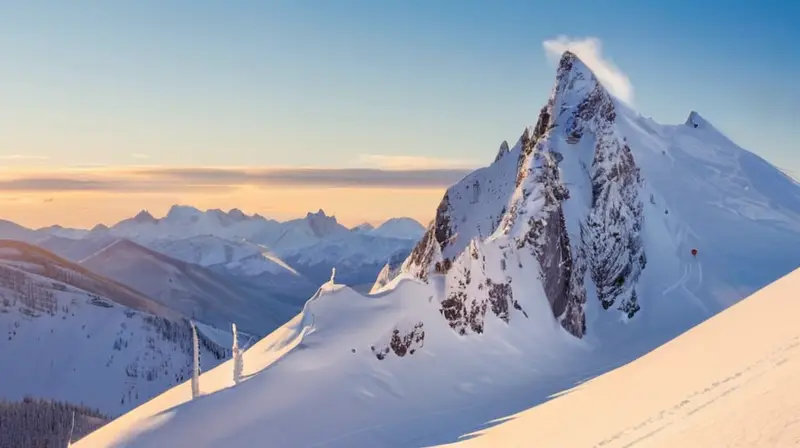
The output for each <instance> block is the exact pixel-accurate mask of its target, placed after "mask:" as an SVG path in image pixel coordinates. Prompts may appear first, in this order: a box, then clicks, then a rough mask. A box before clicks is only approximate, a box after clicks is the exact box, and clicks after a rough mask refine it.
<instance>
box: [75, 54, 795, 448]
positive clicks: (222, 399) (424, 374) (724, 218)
mask: <svg viewBox="0 0 800 448" xmlns="http://www.w3.org/2000/svg"><path fill="white" fill-rule="evenodd" d="M536 114H538V120H537V121H536V123H535V124H534V125H533V126H531V127H528V128H526V129H525V130H524V132H523V134H522V137H521V138H520V139H519V141H518V142H517V143H516V144H515V145H514V146H513V147H512V148H508V145H501V149H500V151H499V152H498V153H497V156H496V157H495V159H494V162H493V163H492V164H491V165H489V166H487V167H485V168H482V169H479V170H477V171H475V172H473V173H472V174H470V175H468V176H466V177H465V178H464V179H463V180H462V181H460V182H459V183H457V184H456V185H453V186H452V187H451V188H449V189H448V191H447V192H446V194H445V195H444V197H443V199H442V201H441V203H440V205H439V207H438V210H437V214H436V218H435V220H434V221H433V223H432V224H431V226H430V227H429V228H428V230H427V231H426V233H425V235H424V236H423V238H422V239H421V240H420V242H419V243H418V244H417V246H416V247H415V248H414V250H413V252H412V253H411V254H410V255H409V257H408V258H407V259H406V261H405V262H404V263H403V265H402V269H401V272H400V273H399V274H396V273H393V272H391V271H387V272H386V273H385V274H386V275H384V276H382V279H381V282H380V283H381V285H379V286H378V287H377V288H375V290H374V291H373V294H371V295H369V296H363V295H361V294H358V293H356V292H355V291H353V290H352V289H350V288H347V287H342V286H339V285H330V284H326V286H324V287H323V288H321V289H320V291H319V293H318V294H316V295H315V296H314V297H313V298H312V299H311V300H309V301H308V302H307V304H306V306H305V308H304V310H303V312H302V313H301V314H300V315H299V316H298V317H297V318H296V319H295V320H293V321H292V322H290V323H289V324H287V325H286V326H284V327H282V328H281V329H280V330H278V331H277V332H276V333H273V334H272V335H270V336H268V337H267V338H266V339H265V340H264V341H262V342H260V343H259V344H257V345H256V346H255V347H254V348H253V349H251V350H248V351H247V352H246V353H245V355H244V364H245V368H246V369H251V370H250V371H251V372H252V374H251V375H247V374H245V375H244V378H245V379H244V381H242V382H241V383H240V384H239V385H237V386H235V387H233V388H228V386H229V385H230V384H229V383H226V382H218V375H222V374H217V373H216V371H214V372H209V373H208V374H205V375H203V376H201V387H203V386H202V384H207V385H210V386H208V387H209V388H208V389H206V390H205V391H204V392H205V393H210V392H213V391H218V392H216V393H213V394H211V395H209V396H204V397H201V398H200V399H198V400H195V401H192V402H188V403H185V400H186V398H185V397H186V396H187V395H188V391H187V390H186V388H185V387H184V386H183V385H182V386H180V388H176V389H173V390H172V391H170V392H168V393H167V394H164V395H162V396H161V397H158V398H157V399H155V400H153V401H152V402H151V403H149V404H148V405H145V406H143V407H142V408H140V409H137V410H134V411H133V412H131V413H130V414H128V415H126V416H123V417H122V418H121V419H119V420H117V421H115V422H111V423H110V424H109V425H107V426H106V427H104V428H102V429H101V430H99V431H98V432H97V433H95V434H93V435H90V436H89V437H88V438H86V439H84V442H83V443H84V444H83V445H79V446H87V447H88V446H91V447H97V446H123V445H124V446H142V447H145V446H172V445H180V444H185V443H187V441H190V442H191V443H192V444H193V445H194V446H252V445H253V441H256V440H257V441H258V442H257V444H258V445H259V446H276V447H282V446H302V447H310V446H326V447H333V446H335V447H351V448H352V447H383V446H429V445H436V444H441V443H448V442H452V441H455V440H457V439H458V438H459V437H460V436H461V435H463V434H468V433H472V432H474V431H476V430H477V429H479V428H481V427H483V426H484V425H485V424H486V422H489V421H491V420H492V419H494V418H496V417H500V416H504V415H512V414H514V413H516V412H519V411H522V410H524V409H528V408H531V407H533V406H535V405H537V404H539V403H541V402H543V401H545V400H547V398H548V397H550V396H551V395H552V394H554V393H556V392H559V391H561V390H564V389H566V388H569V387H572V386H574V384H575V383H577V382H578V381H580V380H583V379H585V378H587V377H590V376H596V375H599V374H602V373H604V372H607V371H609V370H612V369H613V368H615V367H618V366H619V365H622V364H625V363H627V362H629V361H631V360H633V359H635V358H637V357H639V356H641V355H642V354H644V353H646V352H648V351H650V350H652V349H653V348H654V347H657V346H658V345H660V344H663V343H664V342H666V341H668V340H670V339H672V338H674V337H675V336H677V335H678V334H680V333H681V332H683V331H685V330H687V329H689V328H691V327H692V326H694V325H697V324H698V323H700V322H702V321H704V320H705V319H707V318H708V317H711V316H713V315H714V314H716V313H718V312H719V311H721V310H723V309H725V308H726V307H728V306H730V305H732V304H734V303H736V302H737V301H739V300H741V299H742V298H744V297H746V296H747V295H749V294H751V293H753V292H755V291H756V290H758V289H760V288H761V287H763V286H765V285H767V284H769V283H770V282H772V281H774V280H775V279H777V278H779V277H781V276H782V275H784V274H786V273H788V272H790V271H792V270H794V269H795V268H797V267H798V266H800V255H798V254H800V200H798V198H800V186H798V185H797V184H795V183H791V182H789V180H788V178H786V176H784V175H783V174H782V173H781V172H780V171H779V170H777V169H775V168H774V167H771V166H770V165H768V164H767V163H766V162H764V161H762V160H761V159H759V158H757V157H756V156H754V155H752V154H751V153H749V152H747V151H745V150H743V149H741V148H739V147H737V146H736V145H734V144H733V143H732V142H730V140H728V139H727V138H725V137H724V136H723V135H722V134H720V133H719V132H718V131H717V130H716V129H714V128H713V126H711V125H710V124H709V123H708V121H707V120H704V119H701V117H700V116H699V115H698V114H696V113H694V114H692V117H691V120H690V123H689V124H680V125H675V126H662V125H658V124H656V123H655V122H653V121H652V120H650V119H647V118H644V117H642V116H641V115H639V114H638V113H636V112H635V111H632V110H630V109H629V108H628V107H627V106H625V105H623V104H622V103H620V102H619V101H617V100H616V99H615V98H613V97H612V96H611V95H609V94H608V92H606V91H605V90H604V89H603V87H602V86H601V85H600V84H599V83H598V82H597V80H596V78H595V77H594V75H593V74H592V73H591V72H590V71H589V70H588V69H587V68H586V67H585V65H584V64H583V63H582V62H581V61H580V60H579V59H578V58H576V57H575V56H574V55H572V54H570V53H565V55H564V57H563V58H562V61H561V64H560V66H559V69H558V73H557V80H556V86H555V88H554V89H553V92H552V95H551V98H550V100H549V101H548V103H547V104H546V105H545V107H544V108H542V109H538V110H535V111H532V115H536ZM692 123H695V124H698V126H696V127H695V126H694V125H693V124H692ZM692 249H696V250H697V253H696V256H695V255H693V254H692ZM338 277H339V275H338V274H337V278H338ZM775 309H780V308H770V309H769V310H766V311H764V312H765V313H775V312H776V311H775ZM287 334H291V335H293V336H292V339H291V341H292V342H291V344H289V343H286V344H283V345H280V349H275V350H277V351H269V350H264V349H258V350H257V347H261V346H262V344H264V346H266V345H269V344H274V339H275V338H283V336H281V335H287ZM723 338H724V337H723ZM269 341H273V342H269ZM289 345H291V347H289ZM412 351H413V352H412ZM278 352H279V353H280V355H277V353H278ZM267 353H269V354H267ZM697 365H698V364H696V363H695V364H693V366H695V367H696V366H697ZM253 366H257V367H253ZM690 367H691V366H690ZM231 369H232V366H231V365H230V363H226V364H223V365H222V366H220V367H219V368H218V370H220V371H225V373H226V375H227V377H226V378H228V377H230V371H231ZM690 370H691V369H689V368H686V371H690ZM206 378H208V380H206ZM219 378H221V377H219ZM226 381H229V382H230V380H228V379H226ZM222 389H224V390H222ZM640 394H641V392H640ZM557 402H558V400H556V401H555V402H554V403H557ZM156 403H157V405H156ZM587 406H591V403H590V404H589V405H587ZM168 409H169V410H168ZM587 409H593V410H594V412H590V411H587V410H586V409H581V414H580V415H584V413H585V415H587V416H588V415H593V414H595V413H596V414H602V413H603V409H602V408H598V407H596V406H594V407H588V408H587ZM162 411H166V412H163V413H162ZM564 415H567V414H564ZM576 415H577V414H576ZM568 420H570V421H575V419H572V418H568ZM584 420H585V421H588V420H586V418H583V419H581V420H580V422H579V423H580V424H581V425H583V424H584ZM560 421H564V420H563V419H561V420H560ZM555 430H556V431H558V432H560V433H564V428H563V425H562V427H558V425H556V429H555ZM187 437H188V439H187ZM513 444H517V445H519V444H522V445H527V444H528V440H525V441H522V442H520V441H514V442H512V443H511V445H513ZM556 446H568V445H556ZM612 446H613V445H612Z"/></svg>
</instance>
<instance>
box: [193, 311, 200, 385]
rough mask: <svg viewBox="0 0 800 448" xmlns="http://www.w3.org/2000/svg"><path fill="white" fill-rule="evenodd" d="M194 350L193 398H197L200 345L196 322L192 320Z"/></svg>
mask: <svg viewBox="0 0 800 448" xmlns="http://www.w3.org/2000/svg"><path fill="white" fill-rule="evenodd" d="M192 352H193V353H192V398H197V397H198V396H200V346H199V344H198V342H197V327H195V325H194V322H192Z"/></svg>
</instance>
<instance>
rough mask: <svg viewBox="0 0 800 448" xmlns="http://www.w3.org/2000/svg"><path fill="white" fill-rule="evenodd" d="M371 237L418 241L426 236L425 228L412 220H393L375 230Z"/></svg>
mask: <svg viewBox="0 0 800 448" xmlns="http://www.w3.org/2000/svg"><path fill="white" fill-rule="evenodd" d="M369 234H370V235H373V236H380V237H384V238H399V239H404V240H414V242H416V241H418V240H419V239H420V238H422V235H424V234H425V227H423V226H422V224H420V223H418V222H417V221H415V220H413V219H411V218H392V219H390V220H388V221H386V222H384V223H383V224H381V225H380V226H378V227H377V228H375V229H372V230H370V231H369Z"/></svg>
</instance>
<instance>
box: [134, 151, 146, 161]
mask: <svg viewBox="0 0 800 448" xmlns="http://www.w3.org/2000/svg"><path fill="white" fill-rule="evenodd" d="M131 158H133V159H138V160H144V159H149V158H150V155H149V154H142V153H140V152H135V153H133V154H131Z"/></svg>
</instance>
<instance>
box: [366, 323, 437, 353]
mask: <svg viewBox="0 0 800 448" xmlns="http://www.w3.org/2000/svg"><path fill="white" fill-rule="evenodd" d="M423 327H424V325H423V323H422V322H417V323H416V324H414V326H413V327H412V328H411V329H410V330H408V331H401V330H400V329H399V328H395V329H394V330H392V336H391V337H390V339H389V342H388V345H387V346H385V347H382V348H380V349H379V350H375V346H371V347H370V349H371V350H372V353H373V354H375V357H376V358H378V359H379V360H382V359H385V358H386V355H388V354H389V352H390V351H391V352H393V353H394V354H395V355H397V356H398V357H401V358H402V357H404V356H406V355H413V354H414V353H416V351H417V349H420V348H422V347H423V346H424V345H425V330H423Z"/></svg>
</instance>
